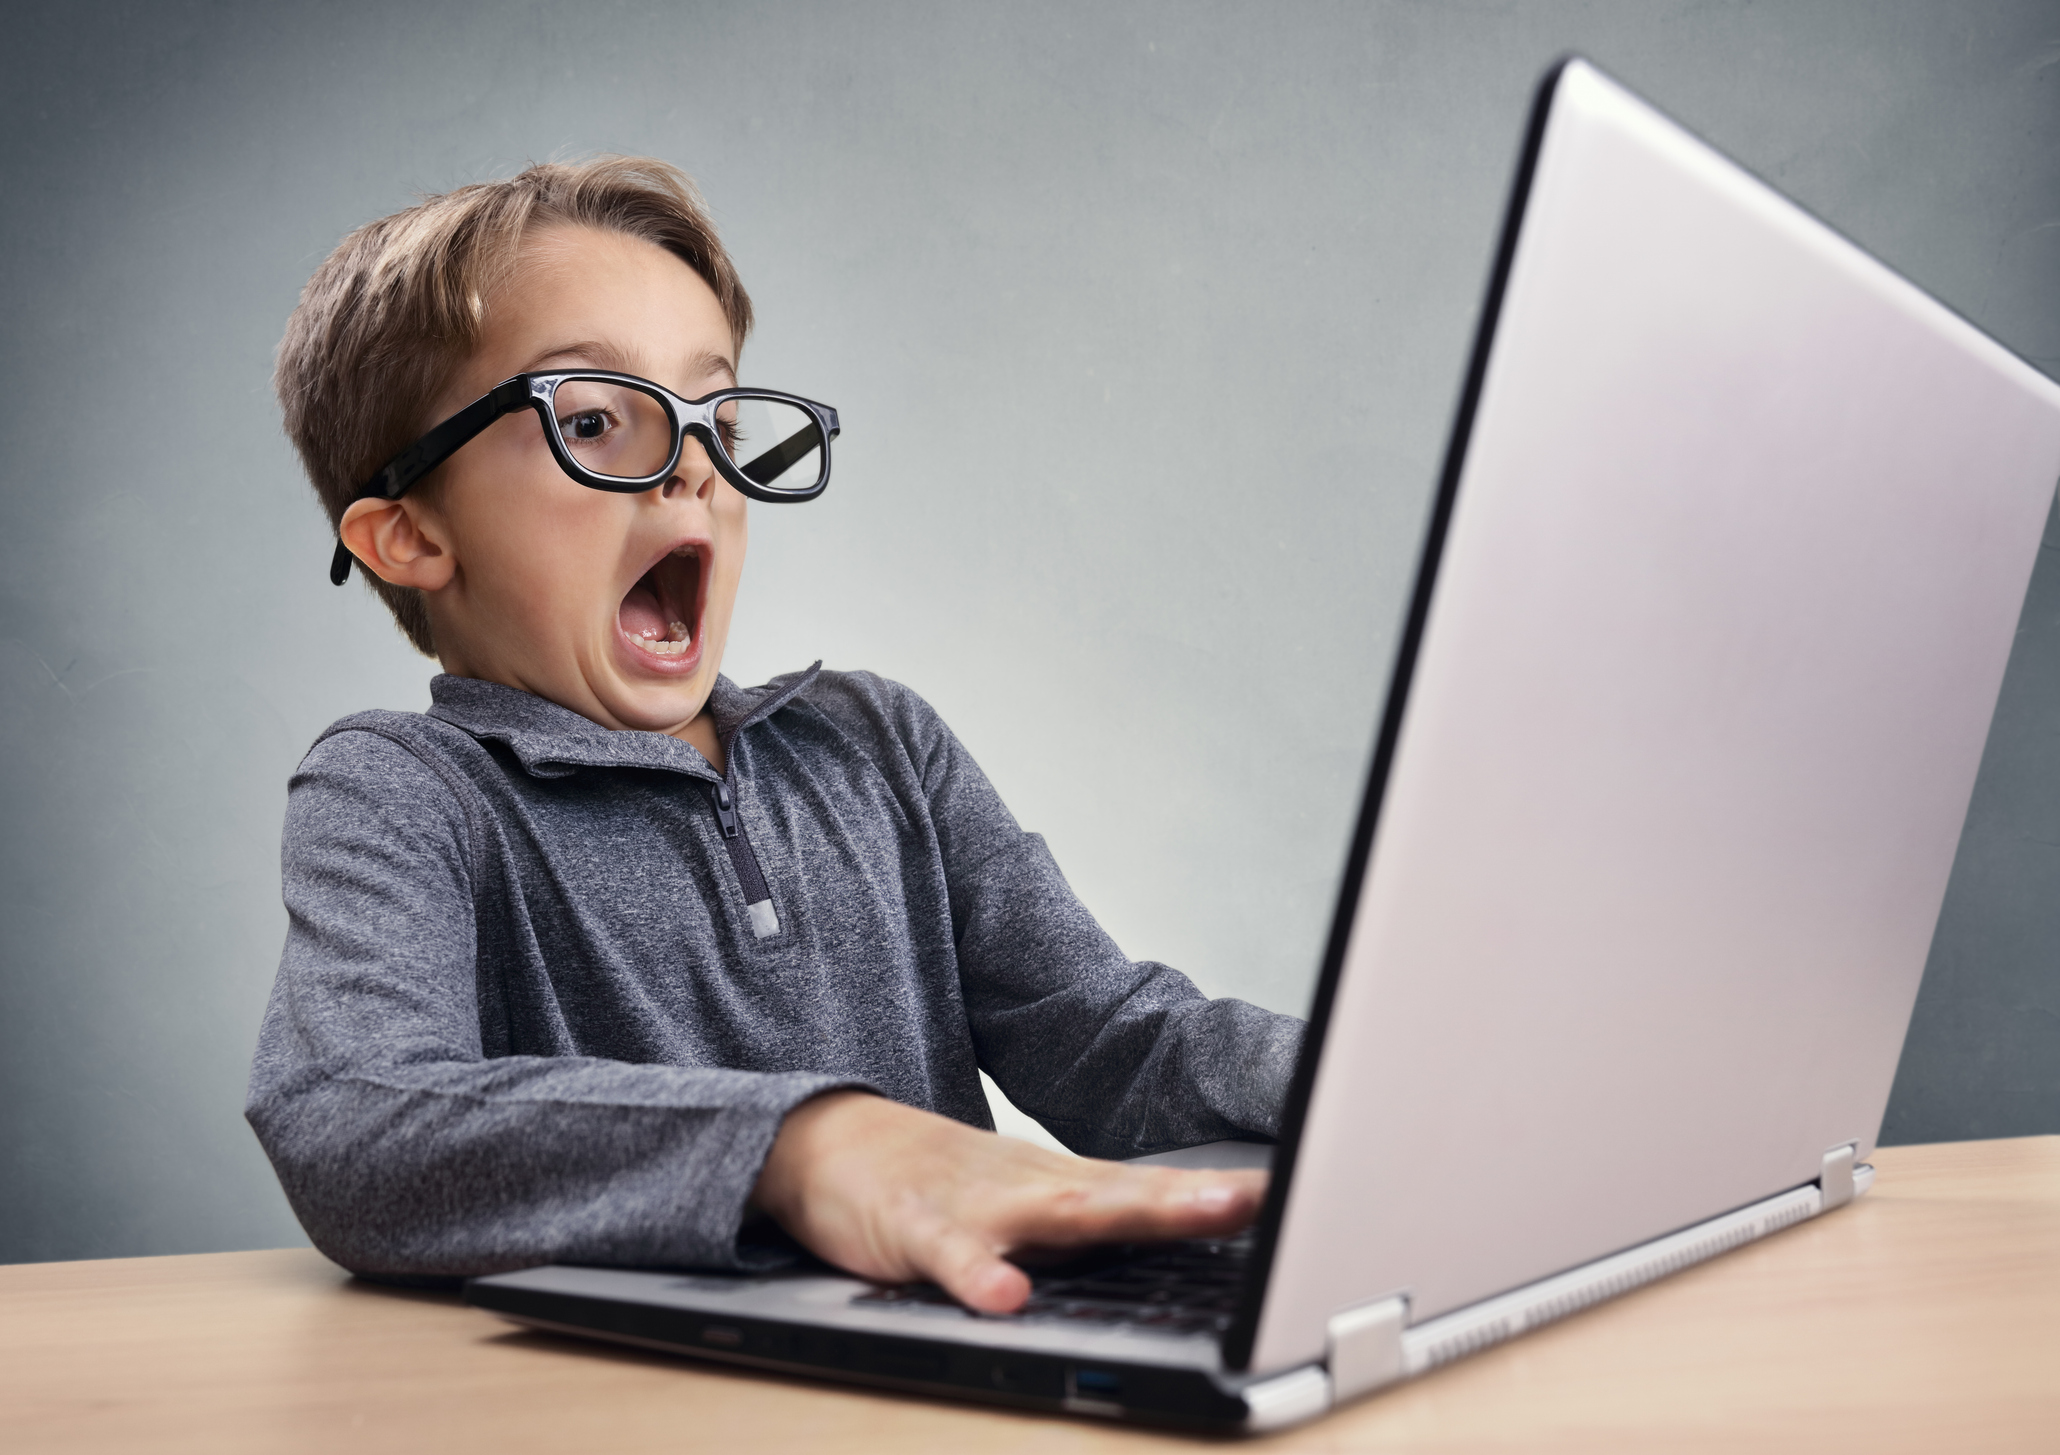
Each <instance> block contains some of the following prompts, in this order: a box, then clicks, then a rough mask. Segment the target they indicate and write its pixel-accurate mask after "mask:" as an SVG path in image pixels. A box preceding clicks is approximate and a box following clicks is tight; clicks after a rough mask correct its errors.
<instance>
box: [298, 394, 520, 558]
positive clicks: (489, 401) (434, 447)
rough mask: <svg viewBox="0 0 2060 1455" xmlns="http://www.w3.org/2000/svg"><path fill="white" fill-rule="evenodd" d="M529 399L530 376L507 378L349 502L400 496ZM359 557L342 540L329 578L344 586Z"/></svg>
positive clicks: (409, 450) (398, 457)
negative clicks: (354, 562)
mask: <svg viewBox="0 0 2060 1455" xmlns="http://www.w3.org/2000/svg"><path fill="white" fill-rule="evenodd" d="M529 400H530V391H529V376H528V375H527V374H517V375H516V376H515V377H514V378H512V379H503V380H502V381H501V382H500V383H498V384H496V385H494V387H493V388H492V389H489V390H488V391H487V392H486V393H484V394H482V395H480V396H479V398H477V399H475V400H473V401H472V402H471V403H470V404H468V405H466V406H465V407H464V408H463V409H461V410H459V411H458V412H457V413H456V414H454V415H452V416H451V417H450V418H449V419H447V420H445V421H444V422H443V423H442V424H439V425H438V426H436V428H434V429H432V430H430V431H429V433H427V434H425V435H423V436H422V438H420V439H418V440H416V441H415V443H413V444H412V445H409V446H408V447H407V448H406V449H404V450H402V451H401V452H400V453H399V454H397V455H395V456H394V457H393V458H392V459H391V460H388V461H387V462H386V464H385V465H383V466H382V467H381V468H380V471H379V473H378V474H376V475H374V476H373V477H372V478H371V479H369V480H367V481H366V482H365V483H364V484H362V485H360V486H359V487H358V488H357V492H356V493H355V494H354V495H352V496H351V504H353V505H355V504H357V503H358V502H359V501H360V500H398V499H400V498H401V497H402V496H403V495H405V494H407V493H408V490H409V487H411V486H412V485H414V483H415V482H416V481H417V480H420V479H421V478H422V477H423V476H424V475H427V474H428V473H429V472H430V471H431V470H434V469H435V468H436V467H437V466H438V465H441V464H442V463H443V462H444V461H445V460H448V459H449V458H450V457H451V456H452V455H455V454H456V453H457V452H458V451H459V450H460V449H462V448H464V446H465V445H467V444H469V443H470V442H471V441H472V439H473V437H474V436H475V435H477V434H478V433H479V432H480V431H481V430H483V429H485V428H486V427H487V426H488V425H490V424H492V423H493V422H494V421H495V420H497V419H499V418H500V417H501V416H502V415H504V414H513V413H514V412H515V411H516V410H518V409H520V408H522V407H523V406H524V405H526V404H528V403H529ZM355 559H356V557H354V556H352V555H351V553H350V547H348V546H346V545H345V544H344V543H343V542H342V541H341V540H340V539H339V540H338V541H337V542H336V554H335V555H334V556H332V557H330V559H329V581H330V584H331V585H334V586H341V585H342V584H343V583H344V582H345V581H347V580H349V579H350V567H351V562H352V561H353V560H355Z"/></svg>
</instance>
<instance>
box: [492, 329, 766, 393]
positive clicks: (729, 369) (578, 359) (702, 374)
mask: <svg viewBox="0 0 2060 1455" xmlns="http://www.w3.org/2000/svg"><path fill="white" fill-rule="evenodd" d="M552 362H567V363H575V364H585V365H587V366H589V367H591V368H596V369H607V370H610V371H612V372H614V373H617V374H635V373H637V372H638V371H637V369H636V368H634V367H632V365H633V364H634V363H635V361H634V360H632V359H630V358H628V357H626V356H625V355H624V354H623V352H622V350H620V349H618V348H616V347H615V345H613V344H609V343H603V342H601V341H600V340H598V339H587V340H583V341H581V342H579V343H571V344H560V345H558V346H557V347H555V348H549V349H545V350H544V351H543V352H542V353H540V354H538V355H536V357H534V358H532V359H531V360H530V361H529V362H528V363H527V364H524V365H523V366H522V367H521V368H520V369H519V370H517V371H516V372H518V373H522V374H536V373H541V372H543V366H544V365H545V364H549V363H552ZM685 373H686V377H688V378H690V379H702V378H706V377H707V376H708V375H710V374H721V375H723V376H724V377H726V378H727V379H728V380H729V381H730V383H732V384H735V383H736V382H737V368H736V365H734V364H732V363H731V362H730V361H729V360H728V359H727V358H726V357H724V356H723V355H721V354H718V353H716V352H715V351H714V350H712V349H703V350H702V351H701V352H700V353H698V354H695V355H694V356H693V357H692V358H690V359H688V360H687V367H686V371H685Z"/></svg>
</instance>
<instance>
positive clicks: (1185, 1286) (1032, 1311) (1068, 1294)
mask: <svg viewBox="0 0 2060 1455" xmlns="http://www.w3.org/2000/svg"><path fill="white" fill-rule="evenodd" d="M1251 1251H1252V1240H1251V1235H1250V1234H1249V1233H1248V1234H1245V1235H1243V1236H1241V1237H1237V1238H1229V1239H1221V1240H1201V1239H1198V1240H1195V1241H1191V1242H1183V1243H1148V1244H1137V1243H1133V1244H1121V1245H1117V1246H1114V1247H1107V1248H1097V1249H1094V1250H1093V1251H1091V1252H1089V1253H1087V1254H1084V1255H1082V1256H1080V1257H1077V1258H1072V1259H1069V1260H1067V1261H1066V1262H1064V1263H1061V1264H1056V1265H1046V1266H1042V1267H1038V1268H1026V1269H1024V1272H1026V1273H1028V1274H1029V1275H1030V1283H1031V1291H1030V1301H1029V1302H1028V1303H1026V1304H1024V1305H1023V1307H1022V1308H1021V1309H1020V1310H1018V1311H1017V1312H1015V1313H1013V1314H1007V1315H1003V1317H1006V1318H1011V1319H1030V1320H1038V1321H1053V1322H1064V1323H1073V1324H1101V1325H1108V1324H1123V1325H1128V1326H1130V1327H1133V1328H1141V1329H1151V1330H1153V1331H1155V1332H1158V1333H1165V1334H1219V1333H1221V1332H1222V1331H1223V1330H1224V1329H1226V1328H1228V1327H1229V1326H1230V1316H1231V1313H1232V1311H1233V1310H1234V1309H1235V1308H1236V1307H1237V1296H1238V1290H1239V1289H1240V1288H1241V1287H1243V1285H1244V1279H1245V1263H1246V1261H1247V1259H1249V1257H1250V1256H1251ZM852 1303H854V1304H856V1305H859V1306H862V1307H866V1308H904V1309H910V1310H930V1309H936V1308H940V1307H941V1308H957V1307H959V1304H958V1302H957V1301H956V1300H955V1299H953V1298H952V1296H951V1295H950V1294H948V1293H946V1292H945V1291H944V1290H943V1289H941V1288H939V1287H937V1285H935V1284H934V1283H904V1284H897V1285H895V1286H893V1287H888V1288H876V1289H873V1290H872V1291H871V1292H869V1293H862V1294H859V1295H858V1296H857V1297H855V1298H853V1299H852Z"/></svg>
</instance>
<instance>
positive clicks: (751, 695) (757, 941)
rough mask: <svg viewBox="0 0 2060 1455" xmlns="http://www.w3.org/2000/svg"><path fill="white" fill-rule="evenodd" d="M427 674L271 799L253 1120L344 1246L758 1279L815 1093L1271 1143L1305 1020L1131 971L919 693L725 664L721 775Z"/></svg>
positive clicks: (396, 1272)
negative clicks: (790, 1145)
mask: <svg viewBox="0 0 2060 1455" xmlns="http://www.w3.org/2000/svg"><path fill="white" fill-rule="evenodd" d="M430 691H431V697H432V700H433V706H432V707H431V709H430V711H429V712H428V713H427V714H426V715H425V714H417V713H399V712H367V713H360V714H358V715H356V716H354V717H348V718H345V719H344V720H343V721H341V722H339V723H337V724H336V725H335V726H334V727H332V728H330V729H329V730H328V731H327V732H326V733H324V734H323V735H322V737H321V738H320V739H318V740H317V741H316V743H315V746H314V748H313V749H312V750H311V751H310V752H309V754H308V756H307V758H306V760H305V761H304V762H303V763H302V764H301V767H300V771H299V772H298V773H297V774H296V775H295V777H294V778H293V781H292V786H291V793H290V797H289V800H288V806H287V813H286V829H285V843H284V856H283V857H284V873H285V897H286V908H287V913H288V916H289V929H288V932H287V939H286V951H285V955H284V958H283V959H282V961H281V964H280V967H279V977H278V980H277V982H276V984H275V986H274V988H273V991H272V998H271V1003H270V1006H269V1007H268V1009H267V1012H266V1016H265V1022H264V1029H263V1031H262V1033H261V1035H260V1038H259V1042H258V1049H257V1057H256V1061H255V1064H254V1065H253V1066H252V1068H251V1079H250V1097H249V1104H248V1107H247V1108H246V1114H247V1115H248V1117H249V1119H250V1123H251V1125H252V1126H253V1127H254V1128H255V1129H256V1131H257V1135H258V1138H259V1140H260V1141H261V1142H262V1143H263V1145H264V1148H265V1151H266V1153H267V1154H268V1155H269V1156H270V1157H271V1159H272V1165H273V1167H274V1168H275V1169H276V1170H277V1172H278V1175H279V1180H280V1182H281V1184H282V1185H283V1186H284V1187H285V1190H286V1195H287V1197H288V1198H289V1199H290V1200H291V1202H292V1204H293V1208H294V1211H295V1212H296V1213H297V1214H298V1215H299V1217H300V1221H301V1225H302V1226H303V1227H304V1228H306V1229H307V1232H308V1236H309V1237H310V1238H312V1239H313V1240H314V1242H315V1244H316V1246H317V1247H319V1248H320V1249H321V1250H322V1251H323V1252H325V1253H327V1254H328V1255H329V1256H330V1257H331V1258H333V1259H335V1260H336V1261H337V1262H339V1263H341V1264H343V1265H344V1266H345V1267H347V1268H352V1269H355V1270H357V1271H359V1272H361V1273H368V1274H372V1275H375V1276H376V1275H385V1276H417V1277H419V1276H424V1275H450V1274H471V1273H484V1272H491V1271H495V1270H500V1269H506V1268H516V1267H524V1266H528V1265H532V1264H537V1263H546V1262H580V1263H598V1264H658V1265H688V1266H695V1265H698V1266H706V1267H737V1266H743V1265H746V1264H749V1263H751V1262H754V1261H756V1260H757V1256H758V1255H757V1254H756V1253H755V1252H754V1250H753V1248H752V1245H751V1244H749V1243H748V1242H747V1243H745V1244H743V1245H740V1243H739V1241H738V1234H739V1229H740V1225H741V1224H742V1221H743V1219H744V1216H745V1213H746V1209H747V1203H748V1200H749V1198H750V1194H751V1189H752V1185H753V1183H754V1182H755V1181H756V1179H757V1176H758V1171H759V1168H760V1166H761V1164H762V1163H763V1161H764V1159H765V1155H766V1152H767V1150H768V1148H769V1147H770V1146H771V1144H772V1140H773V1137H774V1135H775V1134H776V1133H777V1132H778V1130H779V1125H780V1119H781V1118H782V1117H783V1116H784V1115H785V1114H786V1113H787V1112H788V1111H789V1110H790V1109H791V1108H793V1107H794V1106H795V1105H797V1104H798V1103H800V1102H801V1101H803V1100H805V1099H807V1098H808V1097H810V1096H813V1095H815V1094H817V1093H819V1092H821V1091H824V1090H826V1089H829V1088H832V1087H840V1086H859V1087H868V1088H871V1089H873V1090H876V1091H878V1092H880V1093H882V1094H884V1095H886V1096H890V1097H893V1098H894V1099H895V1100H897V1101H901V1102H905V1103H907V1104H908V1105H910V1106H918V1107H925V1108H928V1109H929V1110H931V1111H935V1112H939V1113H941V1114H943V1115H945V1116H949V1117H955V1118H957V1119H958V1120H960V1121H962V1122H967V1123H969V1124H971V1125H973V1126H977V1127H989V1126H992V1125H993V1123H992V1122H991V1120H990V1119H989V1117H988V1112H987V1104H986V1100H985V1098H984V1096H983V1095H982V1092H981V1089H980V1082H979V1076H978V1069H979V1068H982V1067H984V1068H985V1069H986V1070H987V1071H988V1073H989V1074H990V1075H992V1076H993V1077H994V1079H995V1081H996V1082H997V1083H999V1084H1000V1086H1001V1087H1002V1089H1003V1090H1004V1091H1005V1092H1006V1093H1007V1094H1008V1096H1009V1098H1010V1100H1012V1101H1014V1102H1015V1103H1016V1104H1017V1105H1018V1106H1020V1107H1022V1108H1023V1109H1024V1110H1025V1111H1027V1112H1029V1113H1030V1114H1031V1115H1033V1116H1035V1117H1036V1118H1037V1119H1038V1120H1039V1121H1041V1122H1043V1123H1044V1124H1045V1125H1046V1126H1047V1127H1049V1128H1050V1129H1051V1130H1052V1132H1053V1133H1055V1134H1056V1135H1057V1136H1058V1137H1059V1138H1060V1139H1062V1140H1063V1141H1064V1142H1065V1143H1066V1144H1067V1145H1068V1146H1070V1147H1072V1148H1074V1149H1075V1150H1077V1151H1080V1152H1083V1153H1087V1154H1090V1155H1095V1156H1103V1157H1126V1156H1135V1155H1138V1154H1141V1153H1144V1152H1150V1151H1158V1150H1161V1149H1165V1148H1169V1147H1176V1146H1183V1145H1189V1144H1193V1143H1197V1142H1205V1141H1211V1140H1215V1139H1218V1138H1223V1137H1231V1136H1253V1135H1258V1136H1267V1135H1271V1134H1272V1133H1273V1131H1274V1129H1275V1125H1276V1118H1277V1116H1278V1112H1279V1107H1280V1105H1281V1102H1282V1100H1283V1099H1284V1095H1285V1091H1286V1085H1287V1078H1288V1075H1289V1072H1290V1069H1291V1067H1292V1065H1293V1061H1294V1057H1295V1054H1296V1051H1297V1049H1298V1047H1299V1044H1300V1037H1301V1029H1302V1024H1301V1022H1300V1021H1298V1020H1295V1019H1293V1018H1291V1017H1287V1016H1280V1015H1274V1014H1271V1013H1269V1012H1267V1011H1264V1010H1261V1009H1259V1008H1258V1007H1256V1006H1252V1005H1248V1004H1246V1003H1244V1002H1242V1001H1238V1000H1210V999H1207V998H1205V997H1203V996H1202V995H1201V994H1200V992H1198V991H1197V990H1196V989H1195V987H1194V985H1193V984H1192V983H1191V982H1189V981H1188V980H1187V978H1186V977H1185V976H1183V975H1181V974H1180V973H1179V972H1178V971H1175V970H1171V969H1168V968H1167V967H1166V966H1164V965H1157V964H1152V963H1149V962H1140V963H1133V962H1131V961H1130V960H1128V959H1126V958H1125V957H1124V956H1123V954H1122V953H1121V952H1120V951H1119V950H1118V949H1117V948H1116V946H1115V944H1114V942H1113V941H1111V940H1110V939H1109V937H1108V936H1107V935H1106V934H1105V933H1103V931H1102V930H1101V928H1100V927H1099V926H1098V925H1097V924H1096V923H1095V921H1094V919H1093V918H1092V917H1091V916H1090V915H1089V914H1088V912H1087V911H1086V909H1085V908H1083V907H1082V905H1081V904H1080V902H1079V901H1078V900H1077V899H1076V898H1074V896H1073V893H1072V891H1071V890H1070V889H1069V888H1068V887H1067V885H1066V881H1065V880H1064V879H1063V878H1062V877H1061V876H1060V874H1059V870H1058V866H1057V865H1056V864H1054V863H1053V861H1052V858H1051V855H1050V853H1049V852H1048V851H1047V850H1046V848H1045V846H1044V841H1043V840H1042V839H1041V838H1039V837H1038V836H1037V835H1036V834H1031V833H1025V832H1024V831H1023V830H1022V829H1021V828H1019V827H1018V826H1017V824H1016V822H1015V820H1014V819H1013V818H1011V817H1010V816H1009V812H1008V810H1007V809H1006V808H1004V807H1003V806H1002V803H1001V800H1000V799H999V798H998V797H997V796H996V795H995V792H994V790H993V788H992V787H991V786H990V785H989V784H988V782H987V779H986V778H985V777H984V776H983V775H982V774H981V772H980V770H979V768H978V767H977V766H975V764H974V763H973V760H972V759H971V757H969V756H968V755H967V753H966V751H965V749H964V748H962V747H961V746H960V745H959V743H958V741H957V739H955V738H954V737H953V736H952V734H951V732H950V730H949V729H947V728H946V727H945V726H944V724H943V723H942V722H941V721H940V720H939V719H938V717H937V715H936V713H934V712H933V711H931V709H930V707H929V706H928V704H926V703H924V702H923V701H922V700H921V699H920V698H918V697H917V696H916V695H915V694H914V693H912V692H910V691H909V690H908V689H906V688H904V687H900V686H897V685H896V684H894V683H891V682H887V681H883V680H882V679H880V678H878V677H874V676H871V675H869V674H865V673H840V672H822V671H820V670H819V668H818V669H811V670H810V671H809V672H806V673H802V674H797V675H794V676H791V677H784V678H780V679H778V680H777V681H776V682H774V683H773V684H771V685H770V686H768V687H765V688H760V689H757V690H755V691H752V690H745V689H740V688H738V687H737V686H736V685H735V684H733V683H731V682H730V681H728V679H726V678H725V679H722V680H721V681H719V682H718V684H717V687H716V689H715V692H714V694H713V695H712V697H711V699H710V709H711V711H712V713H713V715H714V717H715V721H716V727H717V732H718V735H719V736H720V738H721V739H722V741H723V743H724V748H725V752H726V754H727V770H728V771H727V774H726V775H723V776H719V775H717V774H716V772H715V770H714V769H713V768H711V767H710V766H709V764H708V761H707V760H706V759H705V758H703V757H702V756H701V755H700V753H698V752H697V751H695V750H694V749H693V748H692V747H690V746H689V745H687V744H686V743H684V742H681V741H680V740H678V739H676V738H672V737H667V736H663V735H661V734H656V733H642V732H610V731H608V730H606V729H604V728H602V727H600V726H598V725H596V724H594V723H592V722H589V721H588V720H587V719H585V718H583V717H580V716H579V715H578V714H576V713H573V712H570V711H568V710H567V709H565V708H562V707H559V706H557V705H555V704H553V703H550V702H547V701H545V700H544V699H542V698H538V697H534V696H532V695H530V694H528V693H525V692H519V691H516V690H515V689H513V688H508V687H501V686H497V685H494V684H492V683H487V682H478V681H472V680H468V679H464V678H457V677H438V678H436V679H435V681H434V682H433V683H432V684H431V688H430Z"/></svg>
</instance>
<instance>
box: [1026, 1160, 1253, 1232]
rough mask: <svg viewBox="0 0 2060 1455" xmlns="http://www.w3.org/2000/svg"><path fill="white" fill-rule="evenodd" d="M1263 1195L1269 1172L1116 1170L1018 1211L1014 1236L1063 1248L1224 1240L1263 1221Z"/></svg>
mask: <svg viewBox="0 0 2060 1455" xmlns="http://www.w3.org/2000/svg"><path fill="white" fill-rule="evenodd" d="M1265 1195H1266V1174H1265V1173H1263V1172H1179V1171H1173V1170H1171V1169H1168V1168H1141V1167H1117V1168H1111V1169H1110V1172H1109V1175H1106V1176H1102V1177H1097V1178H1096V1179H1095V1180H1094V1181H1093V1182H1092V1183H1090V1184H1088V1185H1086V1186H1084V1187H1080V1188H1078V1189H1076V1190H1074V1191H1073V1192H1072V1193H1070V1194H1068V1195H1060V1196H1056V1197H1051V1198H1047V1199H1042V1200H1039V1201H1038V1202H1036V1203H1033V1204H1032V1205H1030V1206H1026V1207H1022V1208H1020V1209H1019V1216H1018V1218H1017V1219H1016V1220H1014V1221H1015V1226H1014V1227H1012V1228H1011V1229H1010V1231H1011V1232H1012V1233H1013V1234H1014V1238H1015V1241H1016V1242H1018V1243H1041V1244H1049V1245H1052V1246H1057V1247H1065V1246H1069V1245H1073V1244H1078V1243H1092V1242H1118V1241H1124V1240H1130V1239H1155V1238H1209V1237H1222V1236H1225V1235H1227V1234H1230V1233H1234V1232H1237V1231H1238V1230H1239V1229H1241V1228H1244V1227H1245V1226H1247V1225H1248V1224H1249V1223H1250V1222H1251V1221H1252V1219H1253V1218H1254V1217H1256V1216H1258V1212H1259V1205H1260V1203H1261V1201H1262V1200H1263V1199H1264V1198H1265Z"/></svg>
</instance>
